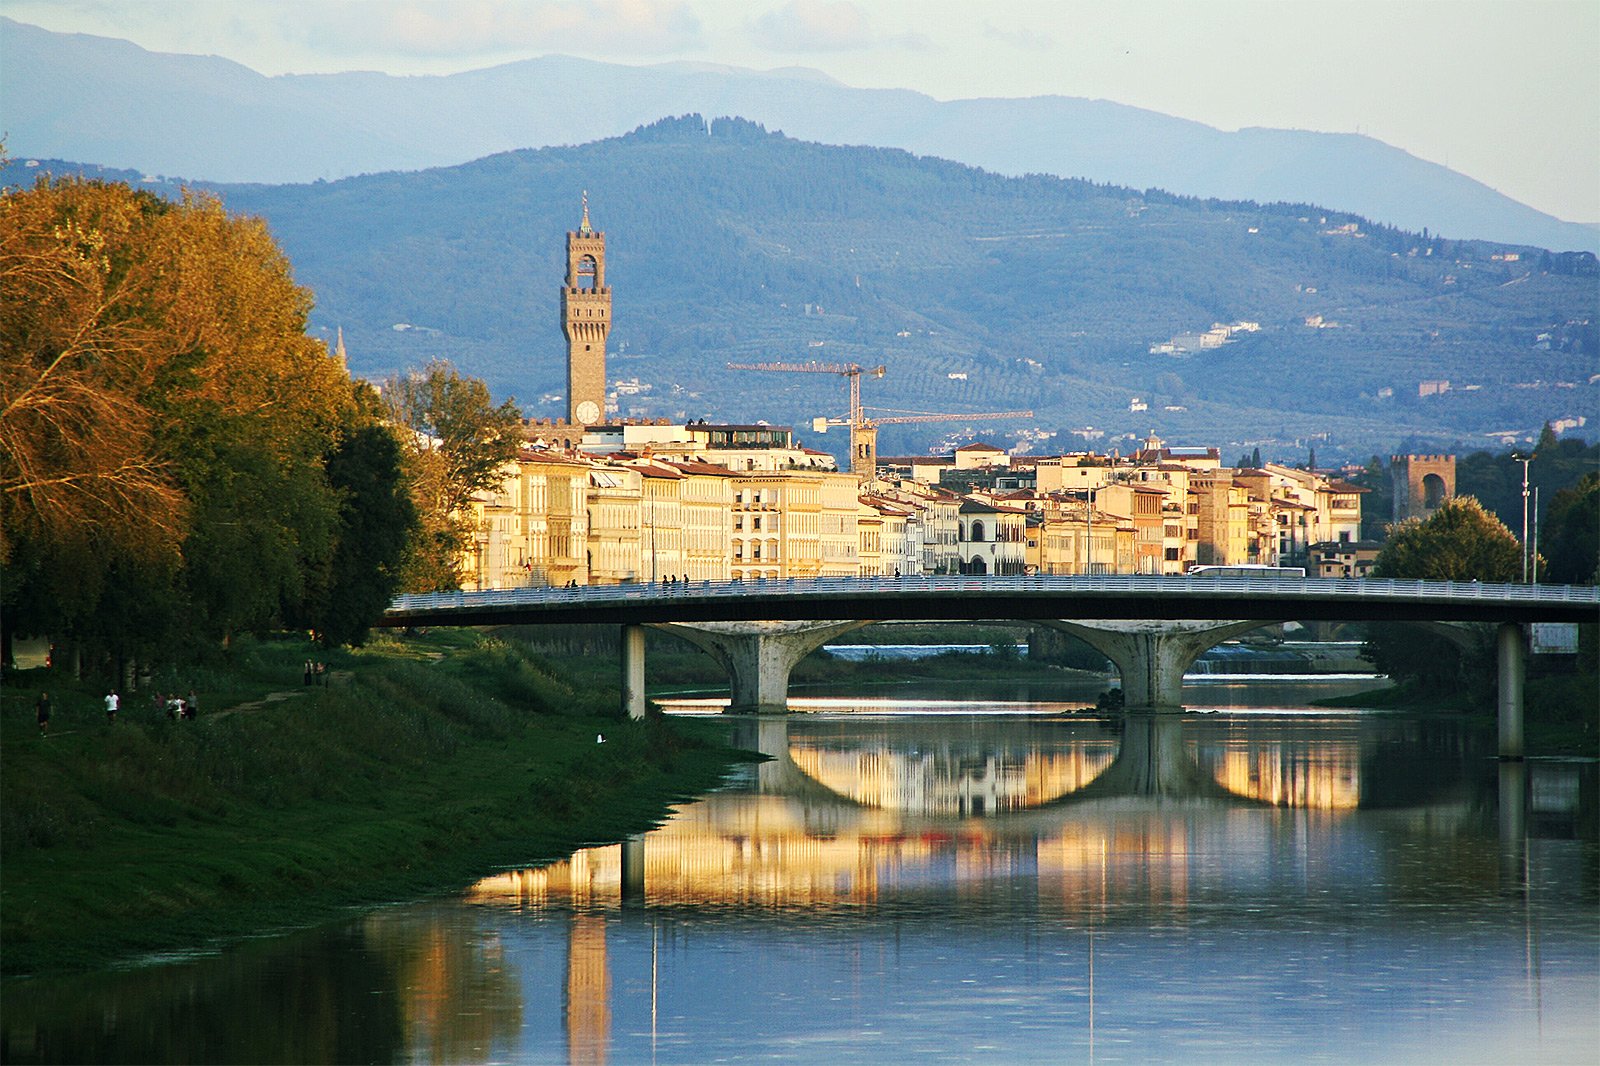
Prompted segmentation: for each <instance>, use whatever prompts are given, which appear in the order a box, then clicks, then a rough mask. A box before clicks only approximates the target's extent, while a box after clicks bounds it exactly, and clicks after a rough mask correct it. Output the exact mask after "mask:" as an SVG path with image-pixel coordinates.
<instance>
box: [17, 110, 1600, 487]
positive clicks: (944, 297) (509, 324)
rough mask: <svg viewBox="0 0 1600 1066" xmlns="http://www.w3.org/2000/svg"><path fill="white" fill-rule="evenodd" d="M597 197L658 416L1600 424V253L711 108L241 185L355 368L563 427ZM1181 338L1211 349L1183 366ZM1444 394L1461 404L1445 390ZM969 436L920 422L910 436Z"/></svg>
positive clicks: (1443, 443) (1383, 444) (1461, 428)
mask: <svg viewBox="0 0 1600 1066" xmlns="http://www.w3.org/2000/svg"><path fill="white" fill-rule="evenodd" d="M47 166H48V164H47ZM57 169H59V167H58V168H57ZM26 174H27V171H26V170H24V169H23V168H20V167H18V166H15V165H13V167H12V168H11V170H10V171H9V172H8V175H7V180H8V181H11V182H13V183H15V182H17V181H20V180H25V179H26ZM585 189H587V190H588V193H589V203H590V207H591V214H592V217H593V220H594V223H595V225H596V226H597V227H598V228H600V229H603V230H604V231H605V232H606V234H607V238H608V249H609V270H608V281H609V282H610V284H611V285H612V287H613V290H614V294H615V316H616V319H615V321H616V324H615V327H614V329H613V332H612V335H611V349H612V353H613V355H612V361H611V364H610V377H611V378H612V380H613V381H618V380H622V381H625V382H630V383H631V382H632V380H633V379H637V383H638V384H637V387H636V388H635V386H633V385H632V384H628V385H626V386H625V389H624V392H623V394H622V395H621V396H620V397H619V406H620V409H621V411H622V413H624V414H628V415H635V416H664V417H673V418H681V417H689V418H697V417H707V418H712V419H727V420H753V419H758V418H761V419H767V420H769V421H772V422H784V423H793V424H796V425H797V426H798V425H804V424H805V423H807V422H809V420H810V419H811V418H812V417H814V416H817V415H836V414H839V413H841V412H842V408H843V407H844V402H845V389H844V383H843V382H842V381H840V380H838V379H836V378H831V377H827V376H823V375H800V374H773V373H761V372H749V371H745V372H734V371H727V370H725V369H724V365H725V364H726V363H727V362H729V361H743V362H753V361H759V360H778V359H781V360H789V361H796V360H806V359H818V360H825V361H831V362H851V361H854V362H860V363H862V364H866V365H876V364H878V363H884V364H886V365H887V367H888V372H887V375H886V376H885V377H884V379H883V380H881V381H869V382H868V383H867V384H866V385H865V386H864V390H863V391H864V399H865V401H866V402H867V403H868V404H869V405H874V406H877V407H880V408H892V409H895V410H914V411H931V412H956V411H985V410H1003V409H1014V408H1022V407H1029V408H1032V409H1034V410H1035V411H1036V412H1037V419H1036V421H1037V423H1038V424H1039V426H1040V427H1042V428H1044V429H1046V430H1050V431H1056V432H1058V433H1060V434H1061V436H1060V437H1059V439H1057V440H1054V441H1049V442H1044V443H1040V444H1039V445H1038V447H1039V448H1041V449H1047V450H1061V449H1066V448H1071V447H1081V446H1084V443H1085V439H1087V440H1088V442H1089V444H1090V445H1091V446H1095V447H1101V448H1109V447H1114V446H1116V444H1117V438H1118V437H1119V436H1120V435H1123V434H1138V435H1140V436H1143V435H1144V434H1145V433H1147V432H1149V431H1150V430H1151V429H1152V428H1153V429H1155V430H1156V432H1158V433H1159V434H1161V435H1162V436H1163V437H1166V438H1168V439H1169V440H1171V441H1174V442H1178V443H1207V444H1217V445H1220V446H1223V447H1224V450H1225V452H1230V453H1231V452H1236V451H1237V450H1238V448H1240V447H1248V446H1257V445H1259V446H1260V447H1261V449H1262V452H1263V455H1264V456H1266V457H1268V458H1272V457H1294V458H1298V457H1302V456H1303V454H1304V447H1305V446H1306V445H1307V444H1308V443H1314V444H1315V446H1316V448H1317V454H1318V456H1319V459H1320V460H1321V461H1322V462H1324V463H1326V462H1329V461H1332V460H1335V459H1337V458H1341V457H1359V458H1365V457H1366V456H1367V455H1369V454H1371V453H1373V452H1375V451H1377V452H1381V451H1385V450H1387V449H1390V448H1392V447H1393V446H1394V445H1395V444H1396V443H1397V442H1401V441H1405V442H1407V446H1414V447H1455V446H1464V447H1481V446H1484V445H1486V444H1490V443H1492V442H1493V440H1492V438H1490V437H1487V436H1485V434H1491V433H1498V432H1511V431H1520V432H1522V433H1525V434H1528V435H1535V434H1537V432H1538V430H1539V427H1540V425H1541V424H1542V423H1544V422H1545V421H1548V420H1553V419H1561V418H1563V417H1568V416H1579V415H1582V416H1589V415H1590V414H1592V413H1593V412H1595V411H1596V407H1597V405H1596V385H1595V384H1593V383H1591V382H1590V380H1589V379H1590V375H1591V374H1593V372H1594V368H1595V364H1596V355H1597V354H1600V344H1597V338H1596V328H1595V322H1594V320H1593V313H1594V308H1595V306H1596V302H1597V293H1600V277H1597V271H1596V266H1595V260H1594V258H1593V256H1590V255H1586V254H1565V255H1551V254H1548V253H1545V252H1543V251H1541V250H1539V249H1532V248H1512V247H1507V246H1500V245H1490V244H1486V243H1480V242H1456V241H1448V242H1447V241H1441V240H1438V239H1435V238H1431V237H1429V236H1428V235H1426V234H1409V233H1404V232H1400V231H1396V230H1393V229H1388V228H1384V227H1379V226H1373V225H1370V224H1368V223H1367V222H1366V221H1364V220H1362V219H1359V218H1357V217H1355V216H1351V215H1345V214H1340V213H1337V212H1333V211H1329V210H1324V209H1321V208H1318V207H1313V206H1307V205H1257V204H1251V203H1225V202H1218V201H1198V200H1190V199H1185V198H1178V197H1173V196H1171V195H1168V194H1164V193H1161V192H1159V191H1156V190H1150V191H1146V192H1138V191H1135V190H1130V189H1124V188H1117V187H1111V186H1103V185H1096V184H1092V183H1088V182H1082V181H1070V180H1062V179H1057V178H1053V177H1028V178H1003V177H999V176H995V175H992V174H988V173H985V172H983V171H979V170H976V169H973V168H970V167H966V166H961V165H958V164H953V163H949V162H944V161H940V160H935V159H926V158H919V157H916V156H912V155H910V154H907V153H905V152H901V151H895V150H882V149H870V148H835V147H825V146H820V145H815V144H808V143H803V142H799V141H795V140H792V139H789V138H786V137H783V136H781V135H778V134H773V133H769V132H767V131H765V130H763V129H762V128H760V127H759V126H756V125H754V124H751V123H747V122H743V121H739V120H717V121H716V122H713V123H710V124H709V125H708V124H707V123H705V122H704V121H703V120H702V119H700V118H699V117H698V116H691V117H688V118H683V119H676V120H667V121H663V122H660V123H656V124H654V125H652V126H649V127H646V128H643V129H641V130H638V131H635V132H634V133H632V134H630V135H628V136H626V137H620V138H616V139H612V140H606V141H601V142H596V143H593V144H587V145H582V146H579V147H571V148H552V149H541V150H537V151H524V152H512V153H506V154H503V155H497V156H492V157H489V158H486V159H482V160H479V161H477V162H474V163H471V164H468V165H465V166H459V167H451V168H444V169H437V170H430V171H424V172H421V173H406V174H398V173H397V174H379V175H370V176H364V177H360V178H353V179H348V180H345V181H339V182H332V183H316V184H312V185H295V186H223V187H218V189H217V191H218V192H219V193H220V194H221V195H222V196H223V198H224V200H225V202H226V204H227V206H228V207H229V209H230V210H232V211H236V212H245V213H250V214H260V215H262V216H264V217H266V218H267V220H268V221H269V224H270V226H271V228H272V231H273V233H274V235H275V236H276V237H277V239H278V240H279V241H280V242H281V244H282V245H283V247H284V248H285V249H286V251H287V252H288V254H289V256H290V259H291V261H292V262H293V264H294V268H295V272H296V279H297V280H298V281H299V282H300V283H302V284H304V285H307V286H309V287H310V288H311V289H313V290H314V291H315V293H316V296H317V307H316V310H315V312H314V314H313V318H312V321H313V325H314V326H315V327H317V328H319V329H321V330H324V331H326V333H327V335H329V336H330V337H331V335H332V333H333V331H334V330H335V329H336V328H337V327H343V330H344V335H345V340H346V344H347V346H348V348H349V352H350V362H351V367H352V370H354V371H356V372H359V373H365V374H367V375H369V376H374V377H376V376H381V375H383V374H385V373H387V372H388V371H390V370H392V369H395V368H398V367H403V366H414V365H418V364H420V363H422V362H424V361H425V360H428V359H432V358H437V357H447V358H450V359H453V360H454V361H455V362H456V363H457V364H458V365H459V366H461V367H462V368H463V369H464V370H465V371H467V372H470V373H473V374H476V375H480V376H483V377H484V378H486V379H487V380H488V382H489V383H490V385H491V386H492V387H493V388H494V390H495V392H496V394H497V395H506V394H511V395H515V396H516V397H517V399H518V400H519V401H520V402H521V403H522V404H523V405H524V407H525V409H526V410H527V411H528V412H529V413H531V414H535V415H553V414H556V413H558V412H559V411H560V410H561V409H562V405H561V404H560V403H559V402H558V401H557V399H556V398H555V397H556V396H557V395H558V394H559V393H561V392H562V389H563V386H564V361H563V342H562V339H561V334H560V329H559V324H558V316H557V291H558V287H559V285H560V281H561V276H562V271H563V237H564V234H565V232H566V230H568V229H570V228H573V227H575V226H576V224H577V221H578V215H579V199H580V195H581V193H582V191H583V190H585ZM1235 322H1248V323H1256V324H1259V327H1260V328H1259V330H1256V331H1238V332H1235V333H1234V335H1233V337H1232V339H1230V340H1229V341H1228V342H1227V343H1225V344H1223V345H1222V346H1221V347H1217V348H1202V347H1201V346H1200V345H1201V343H1202V342H1201V341H1200V339H1199V337H1198V336H1194V335H1197V334H1201V333H1204V332H1205V331H1207V330H1209V329H1210V328H1211V327H1212V326H1213V324H1216V323H1221V324H1231V323H1235ZM1185 335H1189V336H1185ZM1175 339H1176V340H1177V342H1178V347H1179V348H1180V349H1181V348H1188V349H1189V350H1188V351H1182V350H1179V351H1175V352H1173V353H1171V354H1156V353H1153V352H1152V346H1160V345H1162V344H1164V343H1166V342H1171V341H1174V340H1175ZM1439 381H1448V382H1449V387H1448V391H1442V392H1437V390H1438V388H1439V387H1438V386H1436V385H1435V386H1428V387H1424V386H1423V383H1424V382H1439ZM1421 391H1429V392H1437V394H1434V395H1427V396H1423V395H1419V392H1421ZM1136 400H1137V401H1139V403H1142V404H1144V405H1145V406H1146V408H1147V409H1144V410H1134V409H1130V408H1133V407H1137V406H1138V405H1137V404H1135V402H1134V401H1136ZM962 428H963V427H962V426H961V425H960V424H959V423H952V424H934V425H930V426H912V427H889V428H886V430H885V432H884V441H883V444H884V450H885V451H886V452H893V451H910V450H918V451H920V450H923V449H925V448H926V447H928V446H931V445H933V444H935V443H937V442H938V441H939V439H940V438H941V437H943V436H946V435H947V434H948V433H949V432H951V431H952V430H954V431H956V432H959V431H960V430H961V429H962ZM971 428H972V429H973V430H976V431H978V432H979V434H980V435H982V436H985V437H991V438H995V439H1002V438H1006V437H1008V436H1011V435H1012V434H1013V433H1014V431H1016V430H1020V429H1023V428H1024V426H1023V425H1022V424H1020V423H1019V424H1010V423H977V424H975V425H973V426H972V427H971ZM1071 431H1083V434H1084V436H1083V437H1081V438H1080V437H1071V436H1069V435H1068V434H1069V433H1070V432H1071ZM1097 434H1104V435H1103V436H1097ZM813 443H817V444H819V445H821V446H825V447H828V446H833V447H836V446H837V444H838V443H840V442H836V441H834V440H833V438H831V437H829V438H825V439H823V440H820V441H818V440H814V441H813Z"/></svg>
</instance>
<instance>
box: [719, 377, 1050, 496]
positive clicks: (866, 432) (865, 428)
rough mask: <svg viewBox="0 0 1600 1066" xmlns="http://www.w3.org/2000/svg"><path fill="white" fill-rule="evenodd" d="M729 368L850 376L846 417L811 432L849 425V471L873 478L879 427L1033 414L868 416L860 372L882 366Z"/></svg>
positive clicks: (821, 421)
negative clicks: (848, 404) (862, 396)
mask: <svg viewBox="0 0 1600 1066" xmlns="http://www.w3.org/2000/svg"><path fill="white" fill-rule="evenodd" d="M728 369H729V370H778V371H784V372H787V373H794V374H838V375H841V376H843V377H847V378H849V379H850V414H849V416H848V417H846V418H817V419H813V420H812V422H811V431H812V432H813V433H826V432H827V430H828V427H829V426H849V427H850V472H851V473H853V474H859V475H861V476H862V477H865V478H868V479H873V478H876V477H877V476H878V427H879V426H883V425H905V424H907V423H912V422H969V421H970V422H982V421H989V420H992V419H999V418H1032V417H1033V412H1032V411H990V412H985V413H975V414H947V415H938V414H912V415H893V416H890V417H888V418H868V417H867V415H866V412H865V410H864V409H863V408H862V406H861V376H862V375H863V374H869V375H871V376H872V377H875V378H881V377H883V375H884V370H885V368H884V367H882V366H876V367H871V368H866V367H862V366H860V365H859V364H857V363H815V362H813V363H729V364H728Z"/></svg>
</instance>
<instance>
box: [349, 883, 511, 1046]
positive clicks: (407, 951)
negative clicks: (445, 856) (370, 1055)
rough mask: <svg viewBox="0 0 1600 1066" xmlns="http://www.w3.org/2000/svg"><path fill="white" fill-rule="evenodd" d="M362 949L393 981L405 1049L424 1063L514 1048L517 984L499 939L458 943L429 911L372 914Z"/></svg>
mask: <svg viewBox="0 0 1600 1066" xmlns="http://www.w3.org/2000/svg"><path fill="white" fill-rule="evenodd" d="M362 926H363V935H364V939H365V942H366V944H367V947H368V949H369V950H371V951H372V952H373V954H375V955H376V956H378V957H379V958H381V959H382V960H383V961H384V962H385V963H386V964H387V966H388V968H389V969H390V971H391V972H392V973H393V975H394V987H395V989H396V992H397V997H398V1006H399V1013H400V1026H401V1031H402V1034H403V1039H404V1045H405V1046H406V1047H407V1048H410V1049H411V1051H412V1053H413V1054H414V1055H416V1056H417V1058H418V1059H420V1060H422V1061H427V1062H441V1063H445V1062H475V1061H481V1060H482V1059H483V1058H484V1057H485V1055H486V1053H487V1052H488V1051H489V1050H490V1049H492V1048H494V1047H496V1046H497V1045H498V1046H504V1045H506V1044H509V1043H512V1042H514V1041H515V1039H516V1036H517V1033H518V1031H519V1030H520V1028H521V1025H522V1012H523V1002H522V983H521V980H520V978H519V976H518V974H517V972H516V970H515V968H514V967H512V966H511V965H510V964H509V963H508V962H507V960H506V958H505V954H504V951H503V949H502V946H501V944H500V941H499V938H498V937H497V936H489V937H483V938H477V937H463V936H461V930H460V928H459V926H458V925H457V924H456V923H455V922H454V921H453V920H452V918H447V917H444V916H442V915H430V914H429V912H427V911H423V912H420V913H419V912H416V911H404V912H390V911H378V912H376V913H374V914H372V915H371V916H369V917H368V918H367V919H365V921H364V922H363V923H362Z"/></svg>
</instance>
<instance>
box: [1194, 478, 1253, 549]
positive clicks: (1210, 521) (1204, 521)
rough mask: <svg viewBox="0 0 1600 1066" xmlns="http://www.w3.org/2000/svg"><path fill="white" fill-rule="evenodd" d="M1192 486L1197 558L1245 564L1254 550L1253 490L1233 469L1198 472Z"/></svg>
mask: <svg viewBox="0 0 1600 1066" xmlns="http://www.w3.org/2000/svg"><path fill="white" fill-rule="evenodd" d="M1189 488H1190V491H1191V492H1192V494H1193V502H1194V504H1195V508H1196V511H1197V514H1196V518H1197V527H1198V530H1199V540H1198V541H1197V547H1196V550H1195V562H1196V563H1198V564H1200V565H1202V566H1242V565H1246V564H1249V563H1253V562H1255V561H1256V559H1255V557H1254V556H1253V555H1252V554H1251V536H1250V533H1251V511H1250V493H1249V491H1248V490H1246V488H1245V486H1244V485H1242V484H1240V483H1238V482H1237V481H1235V480H1234V477H1233V471H1232V470H1218V471H1215V472H1213V473H1205V474H1195V475H1194V476H1193V477H1191V478H1190V479H1189Z"/></svg>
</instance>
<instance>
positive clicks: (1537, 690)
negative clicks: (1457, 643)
mask: <svg viewBox="0 0 1600 1066" xmlns="http://www.w3.org/2000/svg"><path fill="white" fill-rule="evenodd" d="M1524 694H1525V697H1526V701H1527V703H1526V709H1525V712H1524V719H1523V725H1522V734H1523V737H1522V739H1523V746H1524V749H1525V750H1526V752H1527V754H1528V755H1529V756H1532V757H1534V758H1583V759H1595V758H1600V731H1597V717H1596V701H1595V696H1594V679H1593V677H1589V676H1584V675H1581V674H1578V675H1571V676H1559V677H1543V678H1536V679H1533V680H1531V681H1529V682H1528V684H1527V686H1526V688H1525V689H1524ZM1312 703H1313V705H1314V706H1317V707H1370V708H1374V709H1377V710H1396V711H1414V712H1423V713H1428V714H1458V715H1460V716H1461V717H1462V719H1463V720H1465V721H1466V722H1467V724H1468V725H1469V726H1470V727H1471V728H1473V729H1476V730H1479V731H1480V732H1482V733H1484V734H1493V733H1494V732H1495V731H1496V730H1498V729H1499V721H1498V719H1497V718H1496V712H1495V710H1494V708H1493V707H1485V706H1483V704H1482V700H1481V697H1480V698H1479V699H1476V700H1475V699H1474V698H1473V693H1471V692H1470V691H1469V690H1467V689H1451V690H1449V691H1445V692H1441V691H1437V690H1433V689H1428V688H1425V687H1423V686H1420V685H1414V684H1413V685H1391V686H1389V687H1388V688H1380V689H1373V690H1371V691H1368V692H1358V693H1354V694H1352V695H1349V696H1330V697H1328V698H1327V699H1320V700H1313V701H1312Z"/></svg>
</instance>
